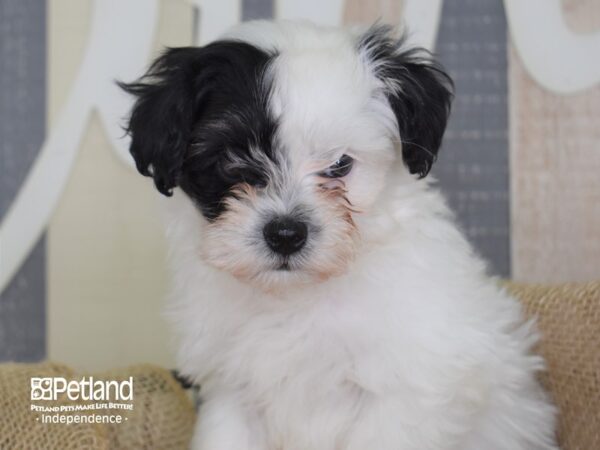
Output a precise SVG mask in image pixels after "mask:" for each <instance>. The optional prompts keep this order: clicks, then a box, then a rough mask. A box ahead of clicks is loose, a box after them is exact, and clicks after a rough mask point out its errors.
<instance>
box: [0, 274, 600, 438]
mask: <svg viewBox="0 0 600 450" xmlns="http://www.w3.org/2000/svg"><path fill="white" fill-rule="evenodd" d="M506 286H507V287H508V289H509V291H510V292H511V293H513V294H514V295H515V296H517V297H518V298H520V299H521V301H522V302H523V304H524V306H525V310H526V313H527V314H528V315H530V316H532V317H533V316H535V317H537V319H538V328H539V329H540V331H541V332H542V336H543V337H542V341H541V343H540V346H539V352H540V353H541V354H542V355H543V356H544V357H545V359H546V362H547V366H548V372H546V373H544V374H543V375H542V376H541V378H542V382H543V383H544V385H545V386H546V387H547V389H548V390H549V392H550V393H551V395H552V397H553V399H554V401H555V403H556V404H557V405H558V407H559V409H560V416H559V429H558V437H559V441H560V444H561V448H562V450H596V449H600V282H596V283H588V284H569V285H560V286H553V287H551V286H531V285H522V284H517V283H507V284H506ZM43 376H64V377H67V378H72V379H74V378H76V377H77V376H79V377H81V374H76V373H75V372H74V371H73V370H71V369H69V368H68V367H66V366H63V365H58V364H52V363H43V364H3V365H0V448H2V449H4V448H19V449H20V448H36V449H66V450H68V449H80V448H86V449H119V448H120V449H133V448H136V449H154V448H156V449H159V448H160V449H177V448H187V446H188V443H189V440H190V437H191V433H192V428H193V422H194V417H195V414H194V409H193V406H192V403H191V401H190V400H189V398H188V397H187V396H186V394H185V393H184V392H183V391H182V389H181V388H180V386H179V385H178V384H177V382H176V381H175V380H174V379H173V378H172V376H171V374H170V372H169V371H167V370H164V369H161V368H158V367H154V366H150V365H142V366H134V367H130V368H126V369H122V370H115V371H111V372H107V373H103V374H94V377H95V378H97V379H110V380H112V379H117V380H118V379H124V378H127V377H129V376H134V379H135V382H134V386H135V390H134V410H133V411H132V412H130V413H127V417H128V420H127V421H126V422H124V423H123V424H120V425H73V424H72V425H54V424H51V425H48V424H41V423H40V422H37V421H36V420H35V417H36V414H34V413H32V412H31V411H30V410H29V408H30V404H31V402H30V400H29V397H30V381H29V380H30V377H43ZM71 403H72V402H71ZM58 404H60V402H58ZM482 450H483V449H482Z"/></svg>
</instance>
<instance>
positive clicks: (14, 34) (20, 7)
mask: <svg viewBox="0 0 600 450" xmlns="http://www.w3.org/2000/svg"><path fill="white" fill-rule="evenodd" d="M0 61H2V65H1V68H0V218H2V217H3V216H4V214H5V213H6V211H7V209H8V207H9V205H10V203H11V201H12V199H13V197H14V196H15V194H16V192H17V191H18V189H19V187H20V186H21V183H22V182H23V180H24V178H25V175H26V174H27V171H28V170H29V167H30V166H31V163H32V162H33V161H34V159H35V156H36V154H37V152H38V150H39V148H40V146H41V144H42V142H43V139H44V129H45V121H46V91H45V89H46V86H45V82H46V2H45V1H39V0H0ZM0 262H1V261H0ZM45 304H46V303H45V241H44V238H42V239H41V240H40V242H38V243H37V245H36V247H35V249H34V250H33V252H32V253H31V254H30V256H29V258H28V259H27V261H26V263H25V264H24V265H23V267H22V268H21V270H20V271H19V273H18V274H17V275H16V277H15V278H14V279H13V280H12V282H11V284H10V285H9V286H8V287H7V289H6V290H5V291H4V292H3V293H2V294H0V361H3V360H17V361H35V360H39V359H41V358H43V357H44V356H45V354H46V342H45V339H46V311H45Z"/></svg>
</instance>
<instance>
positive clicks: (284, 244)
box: [263, 216, 308, 256]
mask: <svg viewBox="0 0 600 450" xmlns="http://www.w3.org/2000/svg"><path fill="white" fill-rule="evenodd" d="M263 236H264V238H265V241H266V243H267V245H268V246H269V248H270V249H271V250H273V251H274V252H275V253H278V254H280V255H282V256H288V255H291V254H293V253H296V252H297V251H299V250H300V249H301V248H302V247H304V244H305V243H306V238H307V236H308V227H307V226H306V224H305V223H304V222H301V221H299V220H296V219H293V218H291V217H286V216H283V217H276V218H275V219H273V220H271V221H270V222H269V223H267V224H266V225H265V227H264V228H263Z"/></svg>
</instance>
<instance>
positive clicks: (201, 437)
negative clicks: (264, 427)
mask: <svg viewBox="0 0 600 450" xmlns="http://www.w3.org/2000/svg"><path fill="white" fill-rule="evenodd" d="M191 448H192V450H265V448H264V446H263V445H262V443H261V435H260V430H259V429H258V426H257V425H256V424H254V426H252V424H251V419H250V418H249V417H248V416H247V413H246V412H245V411H243V409H242V408H241V407H240V406H239V405H238V404H237V403H236V401H235V400H234V399H233V398H232V397H229V396H217V397H213V398H211V399H210V400H209V401H207V402H206V403H203V404H202V405H201V406H200V413H199V415H198V420H197V422H196V427H195V430H194V438H193V439H192V446H191Z"/></svg>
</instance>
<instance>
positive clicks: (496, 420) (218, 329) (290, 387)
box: [123, 21, 557, 450]
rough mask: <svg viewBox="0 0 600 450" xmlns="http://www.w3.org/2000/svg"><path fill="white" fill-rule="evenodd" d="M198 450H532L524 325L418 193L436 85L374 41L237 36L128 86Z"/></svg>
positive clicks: (548, 410) (434, 195) (446, 90)
mask: <svg viewBox="0 0 600 450" xmlns="http://www.w3.org/2000/svg"><path fill="white" fill-rule="evenodd" d="M123 87H124V88H125V89H126V90H127V91H128V92H129V93H131V94H133V95H134V96H136V97H137V101H136V103H135V106H134V108H133V111H132V114H131V118H130V121H129V127H128V129H129V133H130V134H131V138H132V141H131V154H132V155H133V157H134V159H135V162H136V164H137V168H138V170H139V171H140V172H141V173H142V174H143V175H146V176H150V177H152V178H153V179H154V183H155V185H156V188H157V189H158V190H159V191H160V192H161V193H163V194H165V195H166V196H169V197H171V196H172V198H171V199H170V200H168V201H167V202H166V203H167V209H168V211H169V224H168V230H167V232H168V239H169V242H170V245H171V247H170V260H171V267H172V269H173V278H174V283H173V292H172V295H171V298H170V303H169V307H168V316H169V319H170V321H171V323H172V325H173V328H174V329H175V331H176V333H177V335H178V337H179V353H178V365H179V368H180V370H181V371H182V372H183V373H184V374H186V375H187V376H189V377H191V378H192V379H193V380H194V381H195V382H197V383H200V384H201V392H202V397H203V404H202V405H201V408H200V414H199V419H198V424H197V427H196V431H195V436H194V439H193V443H192V446H193V448H194V449H199V450H367V449H377V450H409V449H410V450H450V449H456V450H501V449H502V450H542V449H543V450H549V449H556V448H557V447H556V444H555V440H554V433H553V429H554V416H555V413H554V408H553V406H552V405H551V403H550V402H549V401H548V399H547V398H546V395H545V394H544V392H543V391H542V389H541V388H540V386H539V385H538V382H537V381H536V372H537V371H539V370H540V369H542V368H543V361H542V359H541V358H540V357H539V356H534V355H532V354H531V353H530V350H531V348H532V346H533V345H534V344H535V342H536V339H537V337H536V333H535V331H534V329H533V326H532V324H531V323H526V322H524V321H523V316H522V311H521V308H520V306H519V304H518V303H517V301H515V300H514V299H513V298H511V297H510V296H509V295H508V294H507V293H506V292H505V291H504V290H503V289H502V288H500V287H498V285H497V282H496V281H494V280H492V279H490V278H488V277H487V276H486V273H485V267H484V263H483V262H482V261H481V260H480V258H479V257H478V256H477V255H475V254H474V252H473V250H472V248H471V247H470V245H469V244H468V243H467V241H466V240H465V238H464V236H463V235H462V233H461V232H460V231H459V230H458V228H457V226H456V224H455V223H454V220H453V217H452V214H451V213H450V211H449V210H448V207H447V206H446V203H445V201H444V199H443V197H442V195H441V194H440V193H439V192H438V191H437V190H436V188H435V187H434V186H432V185H431V183H430V182H429V181H428V180H427V179H425V176H426V175H427V174H428V172H429V170H430V169H431V166H432V164H433V163H434V161H435V159H436V154H437V152H438V149H439V147H440V143H441V141H442V135H443V133H444V129H445V126H446V120H447V118H448V114H449V111H450V103H451V99H452V83H451V81H450V79H449V78H448V75H447V74H446V73H444V71H443V69H442V68H441V67H440V66H439V65H438V64H437V63H436V62H435V61H433V60H432V58H431V55H430V54H429V53H427V52H426V51H424V50H423V49H420V48H409V47H407V44H406V43H405V42H404V41H403V40H402V39H397V38H396V37H395V35H394V30H393V29H391V28H389V27H386V26H381V25H377V26H374V27H372V28H371V29H369V30H368V31H364V30H363V31H362V32H351V31H347V30H338V29H331V28H323V27H317V26H313V25H310V24H306V23H289V22H285V23H270V22H262V21H259V22H251V23H246V24H242V25H240V26H238V27H237V28H235V29H233V30H232V31H231V32H229V33H228V34H227V35H225V36H224V37H223V38H222V39H221V40H218V41H215V42H213V43H211V44H209V45H207V46H205V47H201V48H198V47H187V48H172V49H169V50H167V51H166V52H165V53H164V54H163V55H162V56H160V57H159V58H158V59H157V60H156V61H155V62H154V64H153V65H152V66H151V67H150V69H149V71H148V73H147V74H146V75H145V76H143V77H142V78H141V79H140V80H139V81H138V82H135V83H132V84H127V85H125V84H124V85H123Z"/></svg>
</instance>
